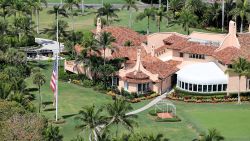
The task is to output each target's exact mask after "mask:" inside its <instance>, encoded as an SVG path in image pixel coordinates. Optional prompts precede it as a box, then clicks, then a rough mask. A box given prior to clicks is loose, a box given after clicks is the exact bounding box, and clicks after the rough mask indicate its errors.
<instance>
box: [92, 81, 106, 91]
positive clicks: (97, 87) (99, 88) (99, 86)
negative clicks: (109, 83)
mask: <svg viewBox="0 0 250 141" xmlns="http://www.w3.org/2000/svg"><path fill="white" fill-rule="evenodd" d="M94 90H96V91H100V92H104V91H105V86H104V84H103V83H101V82H100V83H97V84H96V85H95V86H94Z"/></svg>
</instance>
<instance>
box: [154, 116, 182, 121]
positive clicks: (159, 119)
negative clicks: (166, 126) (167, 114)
mask: <svg viewBox="0 0 250 141" xmlns="http://www.w3.org/2000/svg"><path fill="white" fill-rule="evenodd" d="M155 121H156V122H180V121H181V119H180V118H178V117H177V116H176V117H173V118H159V117H157V118H156V119H155Z"/></svg>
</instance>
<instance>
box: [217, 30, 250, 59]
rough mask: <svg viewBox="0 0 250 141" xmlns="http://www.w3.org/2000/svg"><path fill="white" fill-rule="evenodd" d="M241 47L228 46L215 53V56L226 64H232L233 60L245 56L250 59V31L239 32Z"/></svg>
mask: <svg viewBox="0 0 250 141" xmlns="http://www.w3.org/2000/svg"><path fill="white" fill-rule="evenodd" d="M237 36H238V40H239V43H240V46H241V47H240V49H238V48H236V47H227V48H225V49H222V50H220V51H216V52H215V53H214V55H213V56H214V57H215V58H216V59H218V60H219V61H221V62H223V63H224V64H231V63H232V61H233V60H235V59H237V58H239V57H244V58H246V59H248V60H249V61H250V33H243V34H238V35H237Z"/></svg>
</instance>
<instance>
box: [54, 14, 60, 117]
mask: <svg viewBox="0 0 250 141" xmlns="http://www.w3.org/2000/svg"><path fill="white" fill-rule="evenodd" d="M56 12H57V19H56V41H57V44H58V52H57V54H56V71H57V72H56V97H55V98H56V121H57V120H58V73H59V67H58V56H59V53H60V44H59V30H58V26H59V21H58V18H59V17H58V16H59V15H58V10H57V11H56Z"/></svg>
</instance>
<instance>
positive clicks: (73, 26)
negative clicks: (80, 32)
mask: <svg viewBox="0 0 250 141" xmlns="http://www.w3.org/2000/svg"><path fill="white" fill-rule="evenodd" d="M71 14H72V15H71V18H72V30H73V31H74V29H75V22H74V14H73V10H72V11H71Z"/></svg>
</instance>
